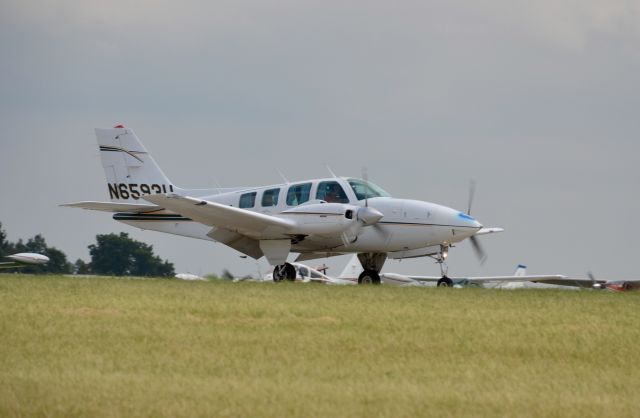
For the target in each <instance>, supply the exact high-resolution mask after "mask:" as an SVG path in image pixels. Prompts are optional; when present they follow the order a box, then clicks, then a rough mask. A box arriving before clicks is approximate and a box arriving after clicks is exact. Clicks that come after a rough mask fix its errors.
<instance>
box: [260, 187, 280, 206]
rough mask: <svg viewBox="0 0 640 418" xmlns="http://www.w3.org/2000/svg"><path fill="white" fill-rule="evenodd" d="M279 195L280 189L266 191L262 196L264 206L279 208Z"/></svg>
mask: <svg viewBox="0 0 640 418" xmlns="http://www.w3.org/2000/svg"><path fill="white" fill-rule="evenodd" d="M278 195H280V189H269V190H265V191H264V193H263V194H262V206H278Z"/></svg>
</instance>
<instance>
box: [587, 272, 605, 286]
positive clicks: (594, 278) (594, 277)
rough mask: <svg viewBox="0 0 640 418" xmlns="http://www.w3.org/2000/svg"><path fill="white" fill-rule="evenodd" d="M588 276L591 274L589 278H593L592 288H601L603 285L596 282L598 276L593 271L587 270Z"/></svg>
mask: <svg viewBox="0 0 640 418" xmlns="http://www.w3.org/2000/svg"><path fill="white" fill-rule="evenodd" d="M587 276H589V278H590V279H591V288H592V289H601V288H602V285H601V284H600V283H597V282H596V276H594V275H593V273H591V271H588V272H587Z"/></svg>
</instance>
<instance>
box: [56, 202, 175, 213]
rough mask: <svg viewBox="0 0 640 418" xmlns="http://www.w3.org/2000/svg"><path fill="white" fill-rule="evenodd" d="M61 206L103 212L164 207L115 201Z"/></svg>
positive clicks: (138, 210) (148, 210) (142, 210)
mask: <svg viewBox="0 0 640 418" xmlns="http://www.w3.org/2000/svg"><path fill="white" fill-rule="evenodd" d="M60 206H66V207H70V208H81V209H88V210H99V211H102V212H135V213H139V212H150V211H154V210H159V209H162V208H159V207H157V206H156V205H148V204H145V203H141V204H140V203H113V202H94V201H88V202H75V203H65V204H63V205H60Z"/></svg>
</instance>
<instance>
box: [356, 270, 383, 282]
mask: <svg viewBox="0 0 640 418" xmlns="http://www.w3.org/2000/svg"><path fill="white" fill-rule="evenodd" d="M358 284H380V275H378V273H377V272H375V271H373V270H365V271H363V272H362V273H361V274H360V276H359V277H358Z"/></svg>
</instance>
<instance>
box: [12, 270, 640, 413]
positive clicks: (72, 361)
mask: <svg viewBox="0 0 640 418" xmlns="http://www.w3.org/2000/svg"><path fill="white" fill-rule="evenodd" d="M638 303H640V293H610V292H588V291H585V292H564V291H556V290H525V291H499V290H487V289H435V288H427V289H425V288H394V287H385V286H379V287H362V286H353V287H339V286H336V287H331V286H313V285H302V284H297V283H280V284H277V285H276V284H274V285H269V286H266V285H264V284H260V283H229V282H184V281H179V280H166V279H165V280H161V279H158V280H128V279H114V278H96V277H93V278H64V277H55V276H49V277H42V276H39V277H35V276H26V275H0V335H1V336H2V344H0V416H45V415H46V416H61V417H62V416H64V417H68V416H95V417H111V416H154V417H176V416H189V417H192V416H234V417H235V416H274V417H275V416H277V417H287V416H349V417H354V416H378V417H379V416H382V417H385V416H388V417H397V416H418V415H422V416H425V415H429V416H461V415H466V416H469V415H472V416H605V415H606V416H632V415H637V413H638V410H637V405H638V403H639V401H640V396H639V395H638V390H637V386H638V382H639V381H640V369H639V368H637V367H635V363H636V359H638V358H639V355H640V348H639V347H640V328H639V327H638V326H637V319H636V318H637V306H638Z"/></svg>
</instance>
